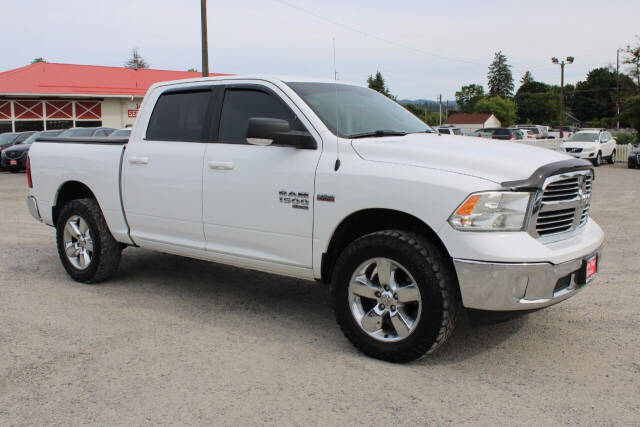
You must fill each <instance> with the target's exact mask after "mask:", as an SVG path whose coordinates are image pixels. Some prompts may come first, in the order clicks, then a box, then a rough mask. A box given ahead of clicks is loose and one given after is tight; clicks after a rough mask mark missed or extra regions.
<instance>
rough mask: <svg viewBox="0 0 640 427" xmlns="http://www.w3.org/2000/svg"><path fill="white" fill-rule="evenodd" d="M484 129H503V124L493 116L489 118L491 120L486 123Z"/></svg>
mask: <svg viewBox="0 0 640 427" xmlns="http://www.w3.org/2000/svg"><path fill="white" fill-rule="evenodd" d="M484 127H486V128H499V127H502V123H501V122H500V120H498V118H497V117H496V116H494V115H493V114H492V115H491V117H489V120H487V121H486V122H484Z"/></svg>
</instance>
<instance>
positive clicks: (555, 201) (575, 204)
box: [529, 170, 593, 237]
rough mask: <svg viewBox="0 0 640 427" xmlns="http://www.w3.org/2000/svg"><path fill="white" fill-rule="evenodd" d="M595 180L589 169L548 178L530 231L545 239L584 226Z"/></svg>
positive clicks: (537, 201) (533, 216)
mask: <svg viewBox="0 0 640 427" xmlns="http://www.w3.org/2000/svg"><path fill="white" fill-rule="evenodd" d="M592 181H593V175H592V173H591V171H590V170H584V171H576V172H568V173H564V174H560V175H554V176H551V177H549V178H547V179H546V180H545V183H544V185H543V189H542V191H541V192H538V194H537V196H536V200H535V202H534V206H533V210H532V218H531V222H530V224H531V225H530V227H529V232H530V233H531V234H532V235H534V236H535V237H543V236H548V235H553V234H559V233H566V232H570V231H573V230H575V229H576V228H578V227H581V226H583V225H585V224H586V223H587V221H588V219H589V208H590V206H591V187H592Z"/></svg>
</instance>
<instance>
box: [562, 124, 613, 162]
mask: <svg viewBox="0 0 640 427" xmlns="http://www.w3.org/2000/svg"><path fill="white" fill-rule="evenodd" d="M616 145H617V142H616V140H615V139H614V138H613V137H612V136H611V133H609V132H607V131H604V130H583V131H580V132H576V133H575V134H573V136H572V137H571V138H569V139H567V140H566V141H565V142H564V143H562V149H563V150H564V151H565V152H567V153H569V154H571V155H572V156H573V157H576V158H579V159H587V160H589V161H591V162H592V163H593V164H594V165H595V166H600V165H601V164H602V161H603V160H606V161H607V162H609V163H611V164H614V163H615V161H616Z"/></svg>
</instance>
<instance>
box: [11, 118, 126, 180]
mask: <svg viewBox="0 0 640 427" xmlns="http://www.w3.org/2000/svg"><path fill="white" fill-rule="evenodd" d="M130 134H131V128H124V129H115V128H110V127H77V128H71V129H66V130H65V129H59V130H45V131H40V132H36V131H29V132H7V133H2V134H0V169H7V170H9V171H10V172H13V173H17V172H20V171H21V170H23V169H25V167H26V163H27V153H28V152H29V148H30V147H31V144H33V142H34V141H35V140H36V139H37V138H40V137H47V136H48V137H53V136H57V137H69V138H75V137H83V138H84V137H107V138H123V137H128V136H129V135H130Z"/></svg>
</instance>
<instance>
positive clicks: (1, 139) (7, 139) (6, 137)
mask: <svg viewBox="0 0 640 427" xmlns="http://www.w3.org/2000/svg"><path fill="white" fill-rule="evenodd" d="M15 137H16V134H15V133H3V134H2V135H0V147H6V146H7V145H9V144H11V141H13V138H15Z"/></svg>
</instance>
